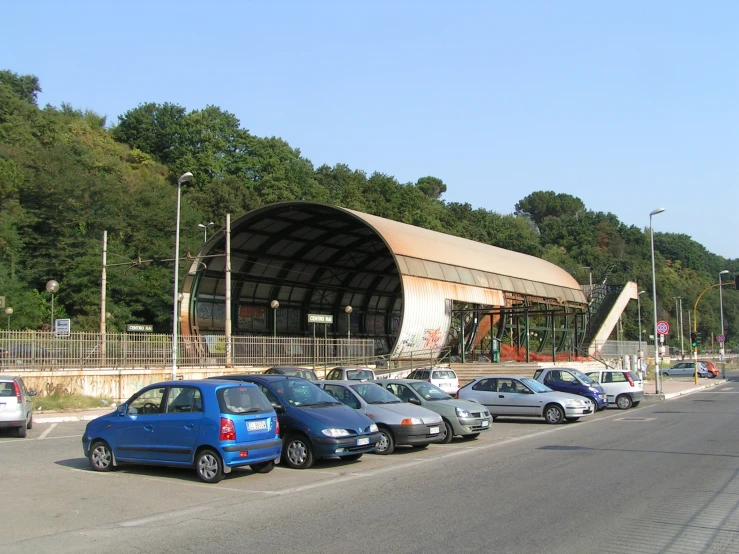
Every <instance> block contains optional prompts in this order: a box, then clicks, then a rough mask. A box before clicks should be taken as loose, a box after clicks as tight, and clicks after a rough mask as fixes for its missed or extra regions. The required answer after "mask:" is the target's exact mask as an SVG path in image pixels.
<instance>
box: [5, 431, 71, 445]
mask: <svg viewBox="0 0 739 554" xmlns="http://www.w3.org/2000/svg"><path fill="white" fill-rule="evenodd" d="M42 435H43V433H42ZM81 436H82V435H66V436H64V437H44V436H40V437H37V438H35V439H10V440H4V441H0V446H2V445H4V444H11V443H14V442H32V441H38V440H45V441H53V440H57V439H74V438H77V437H81Z"/></svg>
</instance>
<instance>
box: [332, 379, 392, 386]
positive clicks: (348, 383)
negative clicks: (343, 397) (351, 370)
mask: <svg viewBox="0 0 739 554" xmlns="http://www.w3.org/2000/svg"><path fill="white" fill-rule="evenodd" d="M324 383H328V384H329V385H346V386H353V385H358V384H362V383H364V384H366V385H377V381H370V380H369V379H361V380H357V379H327V380H326V381H320V382H319V383H318V384H319V385H323V384H324ZM378 386H379V385H378Z"/></svg>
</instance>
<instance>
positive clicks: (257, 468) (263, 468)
mask: <svg viewBox="0 0 739 554" xmlns="http://www.w3.org/2000/svg"><path fill="white" fill-rule="evenodd" d="M249 467H250V468H251V470H252V471H253V472H254V473H269V472H270V471H272V470H273V469H274V468H275V461H274V460H269V461H268V462H259V463H258V464H251V465H249Z"/></svg>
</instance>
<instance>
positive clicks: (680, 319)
mask: <svg viewBox="0 0 739 554" xmlns="http://www.w3.org/2000/svg"><path fill="white" fill-rule="evenodd" d="M673 298H674V299H675V309H677V310H678V312H677V317H678V319H677V324H678V325H679V326H680V359H681V360H682V359H684V358H685V351H684V343H683V297H682V296H673ZM678 301H680V307H679V308H678Z"/></svg>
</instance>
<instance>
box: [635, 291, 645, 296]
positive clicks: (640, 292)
mask: <svg viewBox="0 0 739 554" xmlns="http://www.w3.org/2000/svg"><path fill="white" fill-rule="evenodd" d="M645 292H647V291H645V290H640V291H639V293H638V294H637V296H639V295H640V294H644V293H645Z"/></svg>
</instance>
